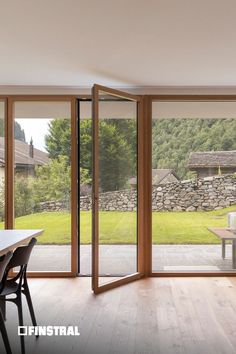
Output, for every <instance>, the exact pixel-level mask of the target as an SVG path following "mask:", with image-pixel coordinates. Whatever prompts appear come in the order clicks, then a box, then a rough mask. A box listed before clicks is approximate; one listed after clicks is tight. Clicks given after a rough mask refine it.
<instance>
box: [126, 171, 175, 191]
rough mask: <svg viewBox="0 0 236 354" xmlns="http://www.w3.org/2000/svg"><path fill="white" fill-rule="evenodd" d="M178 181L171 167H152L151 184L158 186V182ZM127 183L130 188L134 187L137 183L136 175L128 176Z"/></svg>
mask: <svg viewBox="0 0 236 354" xmlns="http://www.w3.org/2000/svg"><path fill="white" fill-rule="evenodd" d="M178 181H179V177H178V176H177V174H176V173H175V172H174V171H173V170H172V169H169V168H157V169H152V185H153V186H158V185H159V184H160V183H161V184H165V183H171V182H178ZM129 184H130V185H131V187H132V188H135V187H136V184H137V182H136V177H133V178H130V179H129Z"/></svg>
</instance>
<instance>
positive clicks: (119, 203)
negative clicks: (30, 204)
mask: <svg viewBox="0 0 236 354" xmlns="http://www.w3.org/2000/svg"><path fill="white" fill-rule="evenodd" d="M99 202H100V210H104V211H134V210H136V205H137V193H136V190H135V189H126V190H121V191H116V192H106V193H100V197H99ZM234 204H236V175H235V174H229V175H223V176H214V177H205V178H199V179H196V180H187V181H178V182H171V183H166V184H160V185H158V186H154V187H153V190H152V209H153V210H154V211H198V210H217V209H222V208H225V207H228V206H230V205H234ZM69 208H70V205H69V203H68V202H63V201H62V202H58V201H57V202H56V201H48V202H43V203H40V208H39V209H40V211H61V210H69ZM91 208H92V201H91V196H90V195H89V196H83V197H80V210H91Z"/></svg>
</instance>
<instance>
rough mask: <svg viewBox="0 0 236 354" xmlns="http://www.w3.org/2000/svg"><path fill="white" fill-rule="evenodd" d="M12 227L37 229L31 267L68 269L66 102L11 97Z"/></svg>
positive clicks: (68, 139) (68, 131) (68, 117)
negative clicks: (13, 136) (40, 230)
mask: <svg viewBox="0 0 236 354" xmlns="http://www.w3.org/2000/svg"><path fill="white" fill-rule="evenodd" d="M14 108H15V109H14V112H15V121H14V128H15V150H14V158H15V185H14V198H15V199H14V211H15V227H16V228H18V229H43V230H44V233H43V235H42V236H40V237H38V242H37V245H36V246H35V248H34V250H33V254H32V257H31V260H30V264H29V270H31V271H70V270H71V211H70V200H71V181H70V178H71V114H70V103H67V102H16V103H15V106H14Z"/></svg>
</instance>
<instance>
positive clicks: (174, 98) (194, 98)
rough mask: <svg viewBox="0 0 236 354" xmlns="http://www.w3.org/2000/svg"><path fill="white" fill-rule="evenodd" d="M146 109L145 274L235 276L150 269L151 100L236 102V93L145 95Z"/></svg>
mask: <svg viewBox="0 0 236 354" xmlns="http://www.w3.org/2000/svg"><path fill="white" fill-rule="evenodd" d="M146 97H147V103H146V104H147V108H146V109H147V110H146V116H145V119H146V121H147V123H146V124H147V126H146V134H147V138H146V141H147V144H146V150H145V156H146V157H147V160H148V163H147V165H148V166H147V181H148V187H147V197H146V198H147V200H146V203H147V208H148V213H147V214H148V215H147V217H148V223H149V228H147V231H146V264H147V272H146V274H147V276H150V277H216V276H217V277H221V276H222V277H225V276H236V272H234V271H221V270H219V271H217V272H216V271H212V272H211V271H153V270H152V103H153V102H158V101H159V102H163V101H165V102H168V101H170V102H173V101H174V102H180V101H182V102H184V101H185V102H191V101H195V102H196V101H202V102H207V101H208V102H209V101H212V102H214V101H215V102H217V101H224V102H227V101H228V102H230V101H235V102H236V95H209V94H204V95H202V94H199V95H196V94H189V95H187V94H185V95H183V94H181V95H176V94H175V95H173V94H171V95H166V94H165V95H161V94H159V95H147V96H146Z"/></svg>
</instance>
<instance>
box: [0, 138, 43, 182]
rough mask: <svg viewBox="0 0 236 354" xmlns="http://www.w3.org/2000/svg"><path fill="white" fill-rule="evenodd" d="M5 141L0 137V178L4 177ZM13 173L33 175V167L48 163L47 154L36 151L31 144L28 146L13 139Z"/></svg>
mask: <svg viewBox="0 0 236 354" xmlns="http://www.w3.org/2000/svg"><path fill="white" fill-rule="evenodd" d="M5 149H6V147H5V139H4V137H0V178H4V175H5ZM14 159H15V173H17V174H20V175H26V176H27V175H34V171H35V166H43V165H46V164H47V163H49V157H48V154H47V153H46V152H44V151H41V150H39V149H36V148H35V147H34V146H33V142H32V141H31V142H30V144H28V143H26V142H24V141H21V140H17V139H15V141H14Z"/></svg>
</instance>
